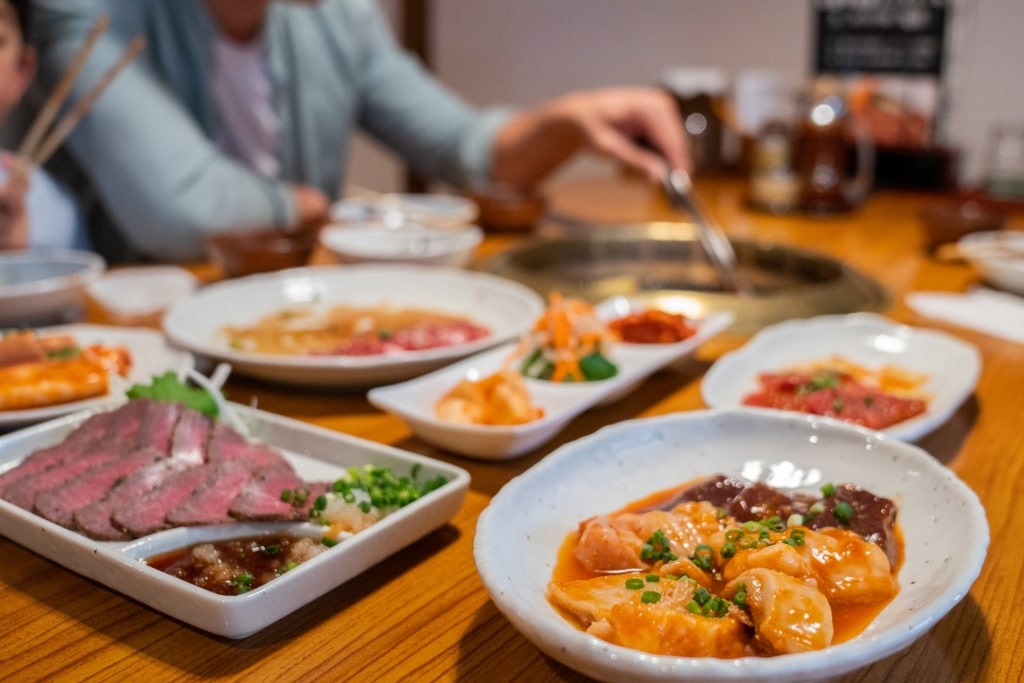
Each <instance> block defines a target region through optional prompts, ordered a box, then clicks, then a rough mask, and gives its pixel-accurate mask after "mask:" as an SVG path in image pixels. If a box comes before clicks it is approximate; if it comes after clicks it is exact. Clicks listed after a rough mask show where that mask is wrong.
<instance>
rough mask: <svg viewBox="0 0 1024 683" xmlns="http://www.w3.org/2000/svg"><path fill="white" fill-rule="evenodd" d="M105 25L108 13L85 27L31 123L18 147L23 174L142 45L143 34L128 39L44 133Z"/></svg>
mask: <svg viewBox="0 0 1024 683" xmlns="http://www.w3.org/2000/svg"><path fill="white" fill-rule="evenodd" d="M109 25H110V17H109V16H108V15H106V14H103V15H100V17H99V18H97V20H96V23H95V24H93V26H92V28H91V29H90V30H89V34H88V35H87V36H86V39H85V42H84V43H82V46H81V47H80V48H79V49H78V52H77V53H75V56H74V58H73V59H72V61H71V63H70V64H69V65H68V68H67V69H66V70H65V71H64V74H63V75H62V76H61V78H60V81H59V82H58V83H57V87H56V88H54V89H53V92H51V93H50V96H49V97H48V98H47V99H46V102H45V103H44V104H43V107H42V109H40V111H39V115H38V116H37V117H36V119H35V120H34V121H33V122H32V126H31V127H30V128H29V130H28V133H27V134H26V135H25V138H24V140H22V143H21V145H20V146H19V148H18V153H17V164H16V165H18V166H20V167H21V171H22V172H26V173H27V171H28V169H29V168H31V167H32V166H41V165H42V164H44V163H46V161H47V159H49V158H50V156H52V155H53V153H54V152H56V151H57V148H58V147H60V145H61V143H63V142H64V140H66V139H67V137H68V136H69V135H70V134H71V131H73V130H74V128H75V126H76V125H78V123H79V121H81V120H82V117H84V116H85V115H86V114H87V113H89V110H90V109H92V108H93V106H94V105H95V104H96V101H97V100H99V98H100V96H101V95H102V94H103V92H104V91H105V90H106V89H107V88H108V87H109V86H110V84H111V83H112V82H113V80H114V79H115V78H116V77H117V75H118V74H119V73H121V71H122V70H123V69H124V68H125V67H126V66H128V65H129V64H130V63H131V62H132V61H133V60H134V59H135V58H136V57H137V56H138V55H139V53H140V52H142V50H143V49H144V48H145V47H146V39H145V37H143V36H137V37H136V38H135V39H134V40H132V41H131V42H130V43H129V44H128V45H127V46H126V47H125V49H124V51H123V52H122V53H121V56H120V57H119V58H118V59H117V61H116V62H114V64H113V65H111V66H110V68H108V69H107V70H106V71H105V72H104V73H103V75H102V76H100V79H99V80H98V81H97V82H96V84H95V85H93V86H92V87H91V88H89V90H87V91H86V93H85V94H84V95H82V97H81V98H80V99H79V100H78V101H77V102H76V103H75V104H74V106H72V107H71V109H69V110H68V111H67V113H65V114H64V116H63V117H61V118H60V120H58V121H57V123H56V125H55V126H53V128H51V129H50V131H49V133H46V129H47V127H49V126H50V124H51V123H53V121H54V119H55V118H56V117H57V113H58V112H59V111H60V108H61V107H62V106H63V105H64V101H65V100H66V99H67V97H68V95H69V94H70V93H71V87H72V86H73V85H74V84H75V81H77V80H78V77H79V75H80V74H81V72H82V68H83V67H84V66H85V63H86V61H88V59H89V54H90V53H91V52H92V50H93V48H94V47H95V46H96V43H97V41H98V40H99V38H100V36H102V35H103V33H104V32H105V31H106V30H107V27H108V26H109Z"/></svg>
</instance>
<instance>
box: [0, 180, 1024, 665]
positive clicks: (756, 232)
mask: <svg viewBox="0 0 1024 683" xmlns="http://www.w3.org/2000/svg"><path fill="white" fill-rule="evenodd" d="M698 189H699V190H700V191H701V193H702V194H703V196H704V199H705V203H706V204H707V206H708V208H709V210H710V211H711V213H712V214H713V215H714V216H716V217H717V218H718V220H719V221H720V222H721V223H722V225H723V226H724V228H725V230H726V232H727V233H729V234H730V236H732V237H733V238H740V239H757V240H763V241H770V242H778V243H785V244H791V245H799V246H803V247H806V248H809V249H813V250H816V251H818V252H820V253H823V254H826V255H829V256H832V257H835V258H839V259H843V260H845V261H846V262H848V263H849V264H851V265H852V266H853V267H854V268H856V269H858V270H860V271H861V272H862V273H864V274H866V275H868V276H870V277H873V278H875V279H876V280H877V281H879V282H880V283H881V284H882V285H884V286H885V287H886V288H888V289H889V290H890V292H891V293H892V295H893V305H892V307H891V309H890V310H888V311H885V313H886V314H887V315H889V316H891V317H892V318H893V319H895V320H896V321H899V322H903V323H908V324H911V325H921V326H927V327H930V328H936V329H943V330H946V331H948V332H950V333H952V334H955V335H956V336H958V337H960V338H962V339H964V340H966V341H968V342H971V343H973V344H975V345H976V346H977V347H978V349H979V350H980V352H981V355H982V358H983V369H982V372H981V376H980V379H979V381H978V384H977V387H976V389H975V392H974V394H973V395H972V396H971V397H970V398H969V399H968V400H967V401H966V403H965V404H964V405H963V406H962V407H961V408H960V409H959V410H958V411H957V412H956V414H955V415H953V417H952V418H951V419H950V420H949V421H948V422H947V423H946V424H945V425H943V426H942V427H941V428H939V429H938V430H937V431H935V432H933V433H932V434H931V435H929V436H926V437H924V438H922V439H920V440H919V441H918V445H920V446H921V447H922V448H924V449H925V450H927V451H928V452H929V453H931V454H932V455H933V457H935V458H936V459H938V460H939V461H940V462H942V463H944V464H945V465H947V466H948V467H950V468H951V469H952V470H953V471H954V472H956V474H957V475H958V476H959V477H960V478H961V479H963V480H964V481H965V482H966V484H967V485H968V486H969V487H970V488H972V489H973V490H974V491H975V492H976V493H977V494H978V496H979V497H980V499H981V502H982V504H983V505H984V507H985V509H986V511H987V517H988V522H989V526H990V528H991V536H992V541H991V546H990V549H989V553H988V557H987V559H986V561H985V564H984V568H983V569H982V572H981V575H980V577H979V578H978V580H977V582H976V583H975V584H974V587H973V589H972V590H971V592H970V594H969V595H967V596H966V597H965V598H964V599H963V600H962V601H961V602H960V603H959V604H958V605H957V606H956V607H954V608H953V609H952V611H951V612H950V613H949V614H948V615H947V616H946V617H945V618H944V619H942V620H941V621H940V622H939V623H938V624H937V625H936V626H935V627H934V628H932V629H931V630H930V631H929V632H928V633H926V634H925V635H924V636H922V637H921V638H920V639H919V640H918V641H917V642H916V643H914V644H913V645H912V646H911V647H909V648H907V649H906V650H904V651H902V652H900V653H898V654H895V655H893V656H890V657H888V658H886V659H884V660H882V661H880V662H877V663H876V664H874V665H871V666H869V667H867V668H864V669H860V670H858V671H856V672H854V673H852V674H849V675H847V676H846V677H845V678H844V679H843V680H849V681H928V682H929V683H940V682H944V681H969V680H976V681H1011V680H1019V679H1020V678H1021V676H1022V672H1024V644H1022V643H1024V598H1022V597H1021V593H1020V591H1019V586H1018V582H1019V581H1020V580H1021V577H1022V575H1024V543H1022V542H1021V541H1020V538H1019V536H1018V529H1017V527H1015V526H1013V524H1014V522H1015V520H1021V519H1024V502H1022V501H1024V428H1022V427H1021V420H1022V419H1024V345H1021V344H1016V343H1012V342H1009V341H1004V340H1001V339H998V338H995V337H990V336H986V335H984V334H981V333H977V332H973V331H970V330H967V329H962V328H957V327H953V326H949V325H945V324H943V323H940V322H937V321H935V320H931V319H927V318H923V317H920V316H918V315H917V314H915V313H914V312H912V311H911V310H910V309H909V308H908V307H907V306H906V305H905V304H904V302H903V295H904V294H906V293H908V292H911V291H921V290H938V291H962V290H965V289H966V288H968V287H970V286H972V285H973V284H974V283H975V282H976V280H977V278H976V276H975V274H974V273H973V272H972V271H971V269H970V268H969V267H968V266H966V265H964V264H963V263H955V262H940V261H937V260H935V259H933V258H932V257H931V256H929V255H928V254H927V253H926V251H925V249H924V246H923V245H924V235H923V232H922V226H921V225H920V223H919V220H918V211H919V210H920V208H921V207H922V206H924V205H925V204H927V203H929V202H934V201H938V200H939V199H940V198H937V197H935V196H929V195H926V194H913V193H904V192H895V191H876V192H875V193H874V194H873V195H872V196H871V197H870V198H869V199H868V200H867V202H866V203H865V204H864V205H863V206H862V207H860V208H859V209H857V210H856V211H852V212H850V213H848V214H843V215H839V216H835V217H830V218H811V217H806V216H800V215H791V216H773V215H769V214H763V213H756V212H752V211H750V210H748V209H747V208H745V203H744V193H745V186H744V184H743V183H742V182H741V181H739V180H737V179H729V178H725V179H706V180H702V181H699V182H698ZM546 190H547V193H548V196H549V197H550V200H551V206H552V208H553V209H555V210H557V211H559V212H562V213H566V214H570V215H573V216H576V217H579V218H583V219H588V220H594V221H604V222H611V223H614V222H620V221H621V222H636V221H638V220H663V219H672V220H675V219H679V218H680V216H679V215H678V214H675V213H674V212H673V211H672V210H671V209H670V207H668V205H667V204H666V203H665V202H664V200H663V198H662V197H661V195H660V193H659V192H658V191H657V190H656V189H655V188H651V187H648V186H647V185H645V184H644V183H642V182H640V181H637V180H635V179H631V178H628V177H618V176H615V177H599V178H563V179H562V180H561V181H558V182H555V183H553V184H551V185H550V186H549V187H547V188H546ZM1021 219H1022V216H1021V215H1019V214H1014V215H1013V216H1012V217H1011V222H1010V225H1009V227H1010V228H1013V229H1019V228H1021V227H1022V225H1021ZM522 238H523V235H521V234H503V235H492V236H490V237H489V238H488V239H487V240H486V242H485V244H484V245H483V247H482V249H481V254H480V256H481V257H482V258H483V257H487V256H488V255H491V254H494V253H497V252H498V251H499V250H501V249H505V248H508V247H510V246H511V245H513V244H515V243H516V242H517V241H518V240H520V239H522ZM742 342H743V339H742V338H729V337H728V336H726V337H723V338H722V339H719V340H715V341H713V342H709V343H708V344H706V345H705V346H704V347H703V348H702V349H701V350H700V351H699V352H698V353H697V354H696V356H695V357H693V358H691V359H690V360H688V361H687V362H685V363H683V364H682V365H680V366H678V367H676V366H673V368H672V369H671V370H666V371H663V372H660V373H657V374H656V375H654V376H652V377H651V378H649V379H648V380H647V381H646V382H645V383H644V384H643V385H642V386H641V387H640V388H639V389H638V390H637V391H635V392H633V393H632V394H631V395H630V396H628V397H627V398H625V399H624V400H622V401H620V402H618V403H616V404H614V405H611V406H608V407H602V408H595V409H593V410H590V411H589V412H587V413H585V414H584V415H582V416H580V417H579V418H577V419H576V420H574V421H573V422H572V423H571V424H570V425H569V426H568V428H567V429H565V431H564V432H562V433H561V434H560V435H559V436H558V437H557V438H556V439H555V440H554V441H552V442H551V443H549V444H547V445H545V446H544V447H542V448H540V449H538V450H536V451H534V452H532V453H529V454H526V455H524V456H523V457H520V458H516V459H512V460H506V461H478V460H473V459H469V458H464V457H458V456H454V455H451V454H448V453H445V452H442V451H440V450H437V449H435V448H432V447H431V446H429V445H427V444H425V443H423V442H421V441H419V440H417V439H416V438H414V437H413V436H412V435H411V433H410V431H409V429H408V428H407V427H406V426H405V425H404V424H403V423H402V422H401V421H400V420H399V419H397V418H395V417H392V416H389V415H386V414H384V413H382V412H380V411H378V410H376V409H374V408H373V407H371V406H370V405H369V404H368V403H367V401H366V400H365V395H364V393H362V392H351V391H348V392H345V391H336V392H332V391H324V390H309V389H304V388H301V387H299V388H296V387H291V388H289V387H284V386H277V385H273V384H269V383H264V382H261V381H257V380H252V379H247V378H245V377H242V376H235V377H233V378H232V379H231V380H230V381H229V384H228V387H227V389H228V391H229V393H230V396H231V398H232V399H233V400H235V401H238V402H240V403H249V402H250V401H251V400H256V401H258V404H259V407H260V408H262V409H264V410H268V411H272V412H275V413H281V414H284V415H287V416H290V417H292V418H296V419H299V420H302V421H304V422H308V423H312V424H316V425H320V426H323V427H327V428H329V429H333V430H337V431H339V432H345V433H348V434H352V435H355V436H358V437H363V438H366V439H370V440H373V441H376V442H380V443H385V444H389V445H392V446H396V447H398V448H402V449H407V450H410V451H414V452H417V453H422V454H426V455H429V456H432V457H435V458H439V459H441V460H445V461H448V462H451V463H455V464H457V465H459V466H461V467H464V468H465V469H466V470H468V471H469V472H470V473H471V475H472V483H471V485H470V491H469V493H468V495H467V498H466V500H465V504H464V505H463V507H462V508H461V510H460V511H459V512H458V513H457V514H456V515H455V516H454V517H453V518H452V519H451V520H450V523H448V524H446V525H444V526H443V527H441V528H440V529H438V530H436V531H434V532H432V533H430V534H429V535H427V536H425V537H424V538H422V539H421V540H419V541H417V542H415V543H413V544H412V545H411V546H408V547H406V548H402V549H396V551H395V552H394V554H393V555H391V556H390V557H389V558H388V559H387V560H385V561H383V562H381V563H380V564H378V565H376V566H374V567H372V568H371V569H369V570H367V571H365V572H363V573H362V574H360V575H359V576H357V577H356V578H354V579H352V580H350V581H348V582H347V583H345V584H343V585H342V586H340V587H339V588H337V589H335V590H333V591H331V592H329V593H328V594H326V595H324V596H322V597H320V598H317V599H316V600H314V601H313V602H312V603H310V604H308V605H306V606H304V607H302V608H300V609H298V610H297V611H296V612H294V613H293V614H291V615H290V616H287V617H285V618H283V619H282V620H280V621H278V622H277V623H275V624H273V625H271V626H269V627H268V628H266V629H264V630H263V631H261V632H259V633H257V634H256V635H253V636H251V637H248V638H245V639H243V640H230V639H226V638H221V637H217V636H212V635H209V634H207V633H205V632H202V631H199V630H197V629H195V628H192V627H190V626H187V625H184V624H182V623H180V622H177V621H175V620H174V619H171V618H169V617H166V616H164V615H163V614H161V613H159V612H156V611H154V610H152V609H150V608H148V607H146V606H144V605H141V604H139V603H137V602H134V601H133V600H131V599H128V598H125V597H124V596H122V595H120V594H119V593H118V592H117V591H116V590H112V589H110V588H107V587H105V586H103V585H100V584H97V583H95V582H92V581H90V580H88V579H85V578H83V577H81V576H79V575H77V574H75V572H74V571H73V570H71V569H66V568H64V567H61V566H60V565H58V564H56V563H54V562H51V561H49V560H47V559H44V558H42V557H40V556H38V555H36V554H34V553H33V552H31V551H29V550H26V549H25V548H22V547H20V546H18V545H16V544H14V543H12V542H10V541H8V540H6V539H5V538H2V537H0V557H2V558H3V559H2V560H0V660H2V662H3V665H2V667H0V679H3V680H18V681H30V680H41V679H46V680H74V681H81V680H146V681H154V682H155V681H165V680H246V681H264V680H266V681H270V680H276V681H291V680H326V681H333V680H337V681H341V680H346V681H347V680H352V681H488V683H498V682H500V681H582V680H587V679H586V678H585V677H583V676H582V675H580V674H578V673H576V672H574V671H572V670H571V669H569V668H567V667H565V666H563V665H562V664H560V663H559V662H557V661H556V660H554V659H551V658H549V657H547V656H545V655H543V654H542V653H541V652H540V651H539V650H538V649H537V648H536V647H535V646H534V645H533V644H532V643H530V642H529V641H528V640H527V639H526V638H525V637H524V636H522V635H520V633H519V632H518V631H516V630H515V629H514V628H513V627H512V626H511V625H510V624H509V622H508V621H507V620H506V619H505V618H504V617H503V616H502V615H501V613H499V612H498V610H497V609H496V608H495V606H494V605H493V604H492V603H491V601H490V600H489V598H488V595H487V593H486V591H485V589H484V587H483V584H482V583H481V581H480V579H479V577H478V576H477V573H476V569H475V567H474V564H473V553H472V550H473V538H474V533H475V527H476V522H477V518H478V517H479V515H480V513H481V511H482V510H483V509H484V508H485V507H486V506H487V504H488V502H489V501H490V499H491V498H492V496H494V495H495V493H496V492H497V491H498V490H499V489H500V488H501V487H502V485H503V484H505V483H506V482H507V481H509V480H510V479H511V478H512V477H514V476H515V475H517V474H519V473H521V472H523V471H525V470H526V469H527V468H529V467H530V466H531V465H533V464H534V463H537V462H538V461H539V460H541V459H542V458H543V457H544V456H545V455H547V454H548V453H550V452H551V451H552V450H554V449H555V448H557V447H558V446H559V445H561V444H564V443H566V442H568V441H570V440H573V439H576V438H578V437H581V436H584V435H586V434H589V433H591V432H593V431H595V430H596V429H598V428H600V427H602V426H603V425H606V424H609V423H612V422H617V421H621V420H625V419H629V418H636V417H643V416H651V415H662V414H666V413H673V412H678V411H690V410H698V409H701V408H703V407H704V405H703V403H702V401H701V397H700V382H701V377H702V375H703V374H704V372H705V371H706V370H707V369H708V367H709V366H710V364H711V363H712V362H713V361H714V360H715V358H717V357H718V356H719V355H720V354H721V353H723V352H724V351H726V350H728V349H729V348H732V347H735V346H737V345H739V344H741V343H742ZM0 536H2V530H0Z"/></svg>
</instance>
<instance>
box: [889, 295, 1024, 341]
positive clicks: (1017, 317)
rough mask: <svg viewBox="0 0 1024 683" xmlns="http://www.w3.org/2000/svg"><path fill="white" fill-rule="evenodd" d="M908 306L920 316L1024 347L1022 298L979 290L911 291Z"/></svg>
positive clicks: (1023, 303) (1023, 307)
mask: <svg viewBox="0 0 1024 683" xmlns="http://www.w3.org/2000/svg"><path fill="white" fill-rule="evenodd" d="M906 301H907V305H908V306H910V308H912V309H914V310H915V311H917V312H918V313H920V314H921V315H926V316H929V317H931V318H938V319H940V320H945V321H947V322H951V323H955V324H957V325H960V326H962V327H968V328H970V329H973V330H978V331H979V332H984V333H985V334H990V335H992V336H994V337H1001V338H1003V339H1008V340H1010V341H1014V342H1018V343H1021V344H1024V299H1022V298H1021V297H1019V296H1015V295H1013V294H1007V293H1005V292H996V291H994V290H991V289H985V288H978V289H974V290H972V291H969V292H967V293H965V294H952V293H949V292H911V293H910V294H907V296H906Z"/></svg>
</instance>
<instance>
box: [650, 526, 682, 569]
mask: <svg viewBox="0 0 1024 683" xmlns="http://www.w3.org/2000/svg"><path fill="white" fill-rule="evenodd" d="M640 559H641V560H644V561H645V562H657V561H658V560H664V561H666V562H671V561H673V560H677V559H679V556H678V555H675V554H674V553H673V552H672V550H671V547H670V546H669V542H668V538H667V537H666V536H665V532H664V531H662V530H661V529H658V530H656V531H655V532H654V533H653V534H651V537H650V538H648V539H647V542H646V543H644V545H643V547H642V548H641V549H640Z"/></svg>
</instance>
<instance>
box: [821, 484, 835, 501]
mask: <svg viewBox="0 0 1024 683" xmlns="http://www.w3.org/2000/svg"><path fill="white" fill-rule="evenodd" d="M821 495H823V496H825V497H826V498H828V497H829V496H834V495H836V486H835V484H832V483H831V482H830V483H828V484H825V485H824V486H822V487H821Z"/></svg>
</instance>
